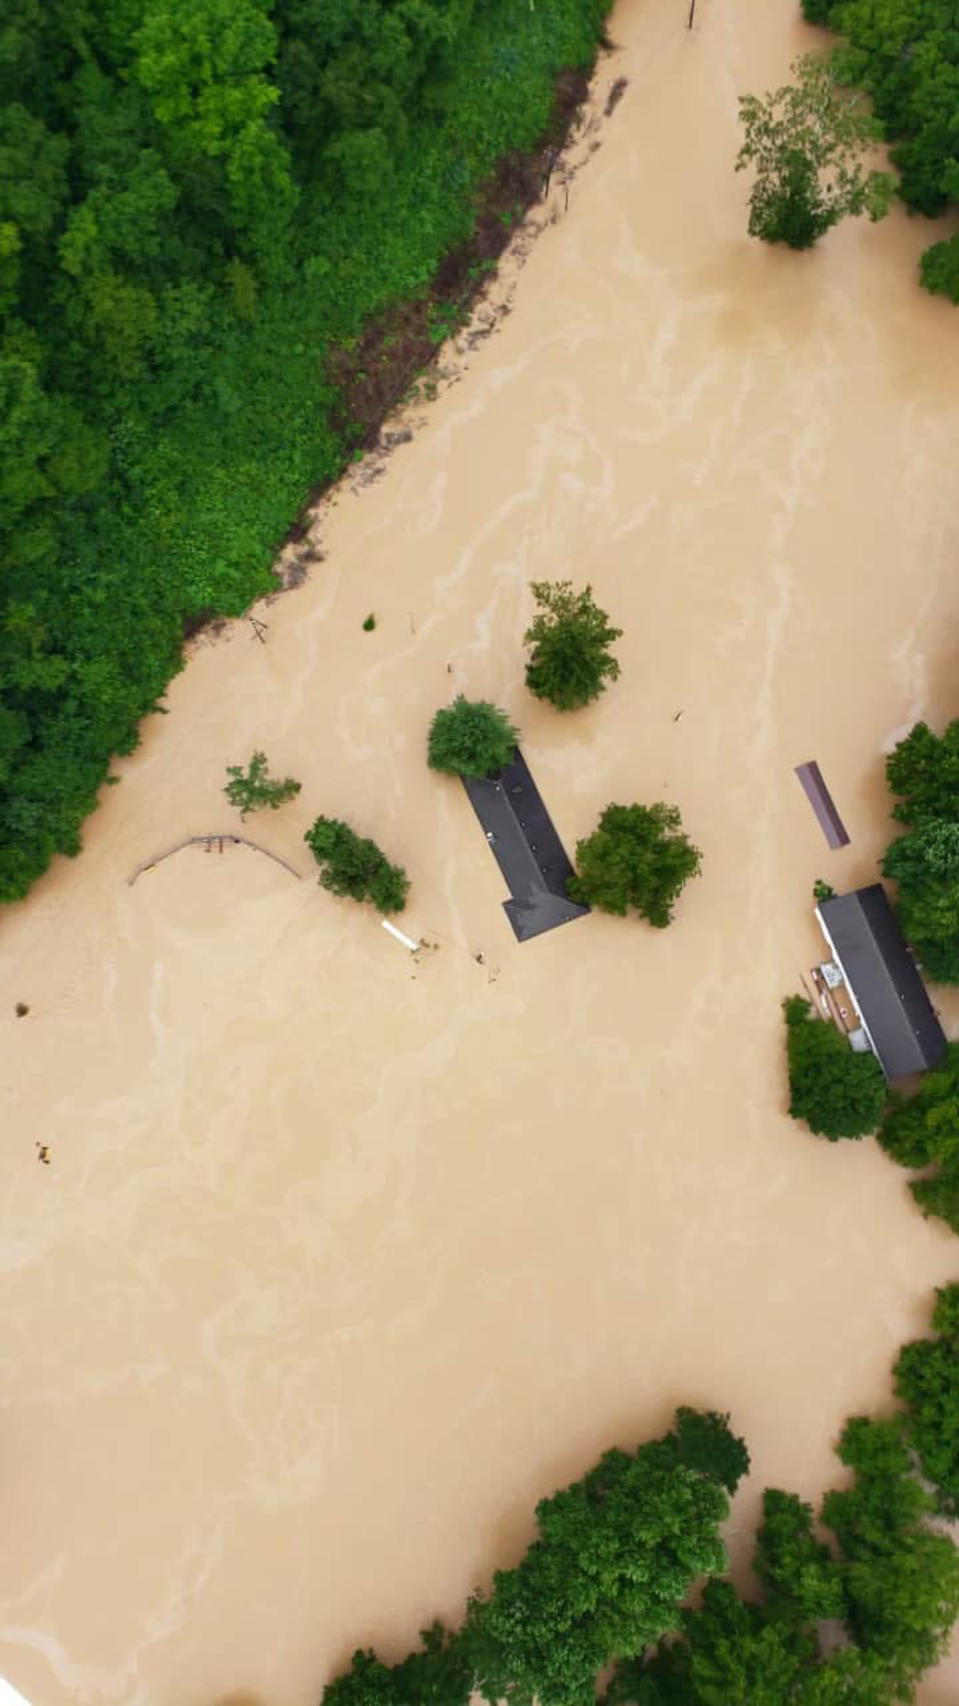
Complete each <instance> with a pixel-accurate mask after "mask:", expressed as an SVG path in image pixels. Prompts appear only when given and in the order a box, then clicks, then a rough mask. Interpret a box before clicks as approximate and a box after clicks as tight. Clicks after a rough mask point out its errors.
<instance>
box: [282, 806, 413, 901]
mask: <svg viewBox="0 0 959 1706" xmlns="http://www.w3.org/2000/svg"><path fill="white" fill-rule="evenodd" d="M303 839H304V840H305V841H306V843H307V845H308V846H309V847H310V848H312V851H313V857H314V858H315V859H316V861H317V863H318V864H319V865H321V866H322V867H323V868H322V870H321V872H320V883H321V885H322V887H323V888H325V889H329V891H330V893H331V894H336V895H348V896H349V898H350V899H351V900H371V901H372V902H373V905H374V906H375V907H377V908H378V909H379V911H380V912H402V911H403V908H404V907H405V905H406V897H407V895H408V893H409V887H410V883H409V878H408V877H407V875H406V872H405V871H404V870H403V868H402V866H400V865H391V864H390V863H389V861H388V859H387V858H386V857H385V855H384V854H383V853H381V852H380V850H379V848H378V847H377V845H376V842H375V841H368V840H366V839H364V838H363V837H361V836H359V835H357V834H356V831H355V830H353V829H351V828H350V826H349V824H348V823H343V822H342V820H341V819H340V818H335V817H318V818H317V820H316V822H315V823H314V824H313V826H312V828H310V829H308V830H307V832H306V834H305V836H304V838H303Z"/></svg>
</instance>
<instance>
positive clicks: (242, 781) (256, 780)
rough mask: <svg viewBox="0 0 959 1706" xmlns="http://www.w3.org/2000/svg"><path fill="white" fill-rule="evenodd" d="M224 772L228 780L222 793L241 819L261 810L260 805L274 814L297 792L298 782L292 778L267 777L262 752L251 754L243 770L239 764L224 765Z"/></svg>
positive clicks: (266, 767) (267, 769) (265, 763)
mask: <svg viewBox="0 0 959 1706" xmlns="http://www.w3.org/2000/svg"><path fill="white" fill-rule="evenodd" d="M226 773H227V775H228V776H229V777H230V778H231V779H230V781H229V782H227V784H226V787H225V788H224V790H223V792H224V794H225V795H226V797H227V799H228V800H229V802H230V804H231V806H236V808H237V810H238V812H239V814H240V816H241V817H246V816H247V813H248V812H258V811H261V810H262V809H263V807H264V806H269V807H270V808H271V810H272V811H276V809H277V807H278V806H282V805H284V804H285V803H286V801H287V800H292V799H293V796H294V795H295V794H298V793H299V791H300V784H299V782H294V780H293V778H292V776H286V777H284V778H283V780H282V781H278V780H274V779H273V778H272V777H271V776H270V774H269V767H268V765H267V762H266V753H265V752H255V753H254V754H253V757H252V758H251V759H250V762H249V764H248V765H247V767H246V769H245V770H244V769H243V766H242V765H241V764H229V765H227V771H226Z"/></svg>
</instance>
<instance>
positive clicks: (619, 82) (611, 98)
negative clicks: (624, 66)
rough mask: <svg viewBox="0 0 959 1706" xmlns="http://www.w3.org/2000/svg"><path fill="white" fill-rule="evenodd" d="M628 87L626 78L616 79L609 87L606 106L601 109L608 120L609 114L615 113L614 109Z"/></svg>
mask: <svg viewBox="0 0 959 1706" xmlns="http://www.w3.org/2000/svg"><path fill="white" fill-rule="evenodd" d="M628 86H629V79H628V77H617V79H616V81H615V83H613V84H612V85H611V86H610V91H609V94H608V95H607V96H606V105H605V107H604V108H603V113H604V115H605V117H606V118H609V116H610V114H611V113H614V112H615V111H616V108H617V107H618V106H619V103H620V101H621V100H622V98H623V96H624V95H625V93H626V90H627V88H628Z"/></svg>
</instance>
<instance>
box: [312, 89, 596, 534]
mask: <svg viewBox="0 0 959 1706" xmlns="http://www.w3.org/2000/svg"><path fill="white" fill-rule="evenodd" d="M588 92H589V78H588V77H587V75H586V73H585V72H584V71H561V72H560V73H559V75H558V77H557V79H556V93H555V98H554V104H553V112H552V116H551V118H550V122H549V125H548V126H547V129H546V132H545V134H544V135H543V136H542V137H541V138H540V141H539V143H538V144H537V146H536V147H535V148H532V149H528V150H516V151H515V152H513V153H511V154H507V155H506V156H505V157H504V158H503V159H502V160H501V161H500V163H499V165H498V167H497V169H496V171H495V173H494V175H493V177H492V178H490V179H488V180H487V182H486V183H485V184H484V185H483V186H482V188H481V190H480V192H479V195H478V197H477V202H476V215H475V223H474V228H473V232H472V235H471V236H470V237H469V238H468V240H467V241H466V242H465V243H461V244H460V245H459V247H458V248H456V249H453V250H451V252H450V253H449V254H448V255H446V256H445V257H444V259H443V260H442V261H441V262H440V265H439V267H438V268H437V271H436V275H435V277H434V279H433V283H432V285H431V286H430V288H429V290H428V291H427V292H425V293H424V295H423V296H421V297H417V298H416V299H415V300H414V301H405V302H396V303H393V304H392V305H391V306H390V307H389V308H387V309H385V310H384V311H383V313H382V314H379V315H376V316H375V317H374V318H373V319H372V320H371V321H370V322H369V324H368V325H367V327H366V329H365V331H364V333H363V335H362V337H361V338H360V339H359V340H358V341H357V343H356V344H355V345H354V346H353V347H352V348H350V349H338V350H333V351H332V352H331V353H330V355H329V357H328V359H327V367H326V371H327V377H328V378H329V380H330V382H331V383H332V384H333V385H334V386H335V387H336V390H337V392H338V394H339V402H338V406H337V410H336V414H335V416H334V420H335V424H336V426H337V429H338V431H339V432H340V433H341V434H342V436H343V438H344V440H345V441H346V442H347V443H349V444H352V445H354V446H355V447H356V448H358V449H362V450H372V449H374V448H377V447H379V448H383V445H382V441H381V436H380V435H381V429H382V426H383V422H384V421H385V420H386V419H387V417H388V416H389V415H390V414H391V412H392V411H393V409H395V407H396V406H397V404H398V403H399V402H401V401H402V399H403V398H404V397H405V396H406V395H407V393H408V392H409V390H410V388H411V386H412V385H413V384H414V383H415V381H416V380H417V379H418V378H419V377H421V376H422V375H423V373H424V371H425V370H427V369H428V368H430V367H431V366H432V364H433V362H434V360H435V357H436V351H437V346H438V345H439V344H440V343H441V342H443V341H444V339H445V338H446V337H447V335H448V334H449V333H450V332H453V331H455V329H456V328H457V326H459V325H462V323H463V321H464V320H465V319H466V318H467V317H468V314H469V311H470V309H471V307H472V305H473V303H474V302H475V301H476V299H477V297H478V296H480V295H481V293H482V291H483V289H484V288H485V286H486V284H487V282H488V280H489V278H490V276H491V275H492V274H493V273H495V270H496V262H497V261H498V260H499V257H500V255H501V254H502V253H503V250H504V249H505V248H506V246H507V244H508V243H509V241H510V239H511V237H512V235H513V231H514V228H515V226H516V225H517V223H518V222H519V220H520V219H521V218H522V216H523V215H524V214H525V213H526V211H527V210H528V209H529V208H530V207H532V206H533V204H534V203H535V202H537V201H538V200H539V199H540V197H541V196H543V195H545V193H546V191H547V189H548V187H549V181H550V177H551V174H552V171H553V168H554V166H555V165H556V163H557V161H558V159H559V155H560V152H561V150H562V148H563V146H564V145H565V143H566V142H567V141H568V139H569V137H570V133H571V131H572V130H573V127H574V124H575V121H576V117H577V114H578V112H579V110H580V108H581V106H582V104H583V102H584V100H585V99H586V96H587V94H588ZM396 436H397V437H398V438H401V439H405V438H406V437H407V436H408V435H406V434H402V435H396ZM336 478H337V479H338V478H340V476H339V475H338V476H337V477H336ZM335 484H336V479H331V480H326V481H324V482H323V484H322V485H319V486H317V487H316V488H315V489H314V490H313V491H311V493H310V495H309V497H308V499H307V501H306V503H305V504H304V506H303V508H302V510H301V511H300V513H299V515H298V516H297V518H296V521H295V522H294V523H293V526H292V527H291V529H290V531H289V533H288V534H287V542H291V543H295V542H296V541H297V540H300V539H302V538H303V537H304V536H305V534H306V533H307V532H308V531H309V528H310V526H311V525H312V520H313V516H312V511H313V510H314V509H315V507H316V505H317V503H318V502H319V500H320V499H321V498H322V497H323V496H324V495H325V493H326V492H327V491H329V490H330V488H331V487H332V486H333V485H335Z"/></svg>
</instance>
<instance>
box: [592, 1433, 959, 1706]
mask: <svg viewBox="0 0 959 1706" xmlns="http://www.w3.org/2000/svg"><path fill="white" fill-rule="evenodd" d="M839 1457H840V1459H841V1461H842V1462H843V1463H844V1464H846V1465H847V1467H849V1468H850V1469H852V1470H853V1471H854V1473H855V1479H854V1481H853V1484H852V1486H851V1487H848V1488H846V1489H844V1490H843V1491H842V1492H833V1493H829V1494H827V1496H826V1498H825V1499H824V1501H823V1506H822V1521H823V1523H824V1524H825V1525H826V1526H827V1527H828V1528H831V1529H832V1530H833V1532H834V1534H835V1537H836V1543H837V1544H836V1546H835V1547H833V1546H831V1545H827V1544H826V1543H824V1542H823V1541H821V1540H820V1539H818V1538H817V1536H816V1534H815V1533H814V1531H813V1512H812V1509H811V1507H810V1506H809V1505H806V1504H803V1503H802V1502H801V1501H800V1500H799V1499H798V1498H796V1497H795V1496H794V1495H793V1494H790V1493H785V1492H780V1491H778V1490H777V1489H775V1488H767V1490H766V1492H765V1494H764V1497H763V1522H762V1526H761V1528H760V1530H759V1534H758V1536H757V1544H756V1552H755V1557H754V1568H755V1572H756V1575H757V1577H758V1579H759V1582H760V1586H761V1589H762V1595H761V1597H760V1598H759V1599H757V1600H748V1599H743V1598H741V1597H740V1595H739V1594H738V1593H737V1592H736V1590H735V1588H734V1587H733V1586H732V1584H731V1583H730V1582H726V1581H716V1580H713V1581H710V1582H708V1583H707V1584H706V1588H705V1591H704V1593H703V1596H702V1602H701V1604H700V1605H699V1606H697V1607H696V1609H695V1610H693V1609H689V1610H685V1611H684V1612H683V1613H682V1633H681V1635H680V1637H679V1639H678V1640H670V1639H668V1640H666V1641H664V1642H661V1643H660V1645H659V1647H658V1648H657V1649H656V1650H655V1652H653V1653H651V1654H645V1655H644V1654H640V1653H637V1656H635V1657H633V1658H630V1659H628V1660H626V1662H625V1663H622V1664H619V1665H617V1667H616V1670H615V1672H614V1675H613V1679H612V1682H611V1684H610V1687H609V1690H608V1692H607V1694H606V1702H607V1706H901V1703H902V1702H905V1701H909V1700H912V1699H913V1698H914V1694H915V1686H916V1682H917V1680H918V1678H919V1677H920V1675H921V1674H922V1672H923V1671H924V1670H925V1669H926V1668H927V1667H928V1666H929V1665H931V1664H934V1663H935V1661H936V1659H937V1658H939V1657H940V1655H941V1654H942V1652H943V1650H944V1648H945V1646H946V1643H947V1641H948V1636H949V1628H950V1625H951V1623H952V1620H953V1618H954V1617H955V1614H956V1610H957V1608H959V1554H957V1552H956V1548H955V1546H954V1545H953V1543H952V1541H951V1540H949V1539H947V1538H946V1537H945V1536H944V1535H941V1534H936V1533H934V1532H933V1531H932V1530H931V1529H930V1528H929V1526H928V1524H927V1521H926V1517H927V1514H928V1513H929V1511H930V1509H931V1500H930V1499H929V1498H928V1497H927V1495H926V1494H925V1493H924V1491H923V1489H922V1487H921V1485H920V1483H919V1481H918V1479H917V1476H916V1474H915V1472H914V1469H913V1464H912V1459H911V1455H910V1452H909V1450H908V1446H907V1441H906V1433H905V1421H904V1418H902V1417H896V1418H893V1419H892V1420H888V1421H887V1420H873V1419H871V1418H868V1417H864V1416H859V1417H855V1418H854V1419H853V1420H852V1421H850V1422H849V1423H848V1424H847V1426H846V1428H845V1429H844V1431H843V1435H842V1438H841V1440H840V1443H839ZM824 1619H828V1620H841V1621H842V1622H843V1623H844V1624H845V1626H846V1628H845V1633H846V1640H847V1644H846V1645H842V1646H834V1645H832V1643H830V1646H829V1649H828V1650H824V1648H823V1647H822V1646H821V1645H820V1640H819V1626H820V1623H821V1621H822V1620H824Z"/></svg>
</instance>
